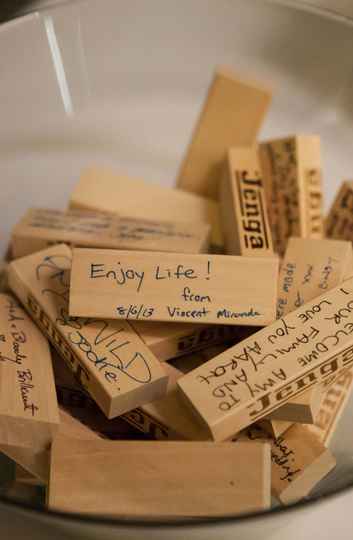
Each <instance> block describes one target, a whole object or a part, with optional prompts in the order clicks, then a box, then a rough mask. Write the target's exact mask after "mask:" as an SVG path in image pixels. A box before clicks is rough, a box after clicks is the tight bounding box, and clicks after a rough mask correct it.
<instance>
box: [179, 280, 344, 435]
mask: <svg viewBox="0 0 353 540" xmlns="http://www.w3.org/2000/svg"><path fill="white" fill-rule="evenodd" d="M352 364H353V279H350V280H347V281H345V282H344V284H343V285H341V286H338V287H336V288H335V289H332V290H331V291H329V292H327V293H325V294H323V295H321V296H319V297H317V298H316V299H315V300H313V301H310V302H308V303H306V304H304V305H303V306H301V307H300V308H299V309H297V310H296V311H294V312H292V313H290V314H288V315H286V316H285V317H283V318H282V319H279V320H278V321H276V322H275V323H273V324H271V325H270V326H268V327H266V328H264V329H262V330H260V331H259V332H257V333H256V334H254V335H253V336H251V337H250V338H248V339H246V340H244V341H243V342H241V343H239V344H237V345H235V346H234V347H231V348H230V349H228V350H227V351H225V352H224V353H223V354H221V355H219V356H217V357H215V358H213V359H212V360H210V361H209V362H207V363H206V364H204V365H202V366H201V367H200V368H198V369H196V370H194V371H192V372H191V373H189V374H188V375H186V376H184V377H183V378H181V379H179V381H178V383H177V384H178V386H179V388H180V390H181V392H182V395H183V396H184V398H185V399H186V400H187V402H188V403H189V406H191V407H192V408H193V410H194V411H195V412H196V413H197V415H198V418H199V420H200V421H201V422H203V423H204V424H205V425H206V426H207V427H208V429H209V431H210V433H211V435H212V437H213V439H214V440H217V441H221V440H226V439H229V438H231V437H232V436H234V435H235V434H236V433H237V432H239V431H240V430H241V429H242V428H244V427H246V426H248V425H249V424H251V423H253V422H255V421H257V420H260V419H261V418H263V417H265V416H268V415H269V413H271V412H272V411H275V410H276V409H278V408H279V407H281V405H283V404H284V403H286V402H287V401H288V400H289V399H292V398H294V397H296V396H299V395H301V394H302V393H303V392H305V391H306V390H308V389H309V388H311V387H313V386H314V385H315V384H318V383H319V382H320V381H324V380H325V379H326V378H328V377H331V376H333V375H334V374H339V372H340V371H341V370H344V369H347V368H348V367H350V366H351V365H352Z"/></svg>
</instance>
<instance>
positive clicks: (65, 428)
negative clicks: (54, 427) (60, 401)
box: [0, 408, 100, 485]
mask: <svg viewBox="0 0 353 540" xmlns="http://www.w3.org/2000/svg"><path fill="white" fill-rule="evenodd" d="M59 416H60V425H59V430H58V433H59V434H60V435H62V436H65V437H71V438H73V439H82V440H90V439H93V440H95V439H99V438H100V437H99V435H98V434H97V433H96V432H94V431H93V430H91V429H90V428H88V427H87V426H85V425H84V424H83V423H81V422H80V421H79V420H77V419H76V418H73V417H72V416H71V415H70V414H68V413H67V412H66V411H65V410H64V409H63V408H60V410H59ZM0 451H1V452H3V453H4V454H5V455H7V456H8V457H9V458H10V459H12V460H13V461H14V462H15V463H16V464H17V466H18V467H20V469H18V470H19V471H21V470H23V471H25V473H26V474H22V480H19V478H17V481H22V482H23V481H27V482H29V479H30V478H31V479H32V482H30V483H32V484H39V485H45V484H47V483H48V480H49V461H50V451H49V449H48V448H45V449H42V450H41V451H35V450H34V449H31V448H20V447H15V446H8V445H4V446H0Z"/></svg>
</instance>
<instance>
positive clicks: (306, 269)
mask: <svg viewBox="0 0 353 540" xmlns="http://www.w3.org/2000/svg"><path fill="white" fill-rule="evenodd" d="M352 268H353V253H352V245H351V243H350V242H345V241H340V240H327V239H325V240H312V239H308V238H290V239H289V241H288V246H287V250H286V253H285V256H284V259H283V261H282V265H281V270H280V273H279V280H278V281H279V286H278V302H277V318H280V317H283V316H284V315H287V313H290V312H291V311H294V310H295V309H297V308H299V307H300V306H302V305H303V304H305V302H308V301H309V300H312V299H314V298H316V297H317V296H320V294H322V293H324V292H325V291H328V290H330V289H333V288H334V287H336V286H337V285H339V284H340V283H342V282H343V281H344V280H345V279H346V277H347V275H349V274H350V272H351V271H352Z"/></svg>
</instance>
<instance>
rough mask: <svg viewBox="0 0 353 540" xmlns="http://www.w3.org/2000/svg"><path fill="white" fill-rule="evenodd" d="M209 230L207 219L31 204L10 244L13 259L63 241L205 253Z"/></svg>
mask: <svg viewBox="0 0 353 540" xmlns="http://www.w3.org/2000/svg"><path fill="white" fill-rule="evenodd" d="M209 233H210V226H209V225H208V224H206V223H197V222H196V223H193V222H188V223H181V222H169V221H168V222H162V221H146V220H137V219H131V218H130V219H129V218H118V217H114V216H112V215H109V214H91V213H84V212H77V211H76V212H75V211H71V212H62V211H60V210H48V209H47V210H45V209H38V208H32V209H30V210H28V212H27V213H26V214H25V216H24V217H23V218H22V219H21V221H20V222H19V223H18V224H17V225H16V226H15V227H14V229H13V231H12V240H11V248H12V256H13V258H15V259H16V258H18V257H25V256H26V255H30V254H31V253H35V252H36V251H40V250H42V249H46V248H47V247H49V246H51V245H53V244H59V243H63V242H64V243H66V244H69V245H70V246H79V247H92V248H107V249H127V250H129V249H133V250H135V251H136V250H141V251H166V252H172V253H173V252H174V253H205V252H207V249H208V243H209Z"/></svg>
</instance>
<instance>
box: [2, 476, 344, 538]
mask: <svg viewBox="0 0 353 540" xmlns="http://www.w3.org/2000/svg"><path fill="white" fill-rule="evenodd" d="M352 491H353V484H350V485H347V486H344V487H340V488H338V489H336V490H333V491H331V492H330V493H325V494H321V495H319V496H317V497H312V498H310V499H301V500H299V501H297V502H295V503H292V504H289V505H288V506H278V507H276V508H269V509H267V510H261V511H254V512H249V513H244V514H239V515H230V516H221V517H209V518H207V517H203V518H198V517H195V518H186V517H185V518H173V517H169V518H167V517H166V518H164V519H162V518H151V519H148V518H146V517H140V518H139V517H134V518H132V517H128V516H126V517H123V516H121V517H119V518H114V517H110V516H104V515H102V516H100V515H87V514H82V513H67V512H60V511H58V510H51V509H48V508H39V507H37V506H34V505H31V504H30V503H26V502H23V501H21V502H18V501H16V500H11V499H9V498H6V497H4V496H3V495H0V505H3V506H5V507H15V508H20V509H21V511H23V510H24V511H26V512H29V513H30V514H40V515H41V516H43V515H44V516H46V517H48V518H51V517H53V518H57V519H60V520H63V521H66V522H70V521H71V522H73V523H75V522H78V523H85V524H92V525H102V526H103V525H104V526H124V527H129V526H131V527H134V528H136V527H141V528H153V527H164V528H166V529H169V528H172V527H178V528H185V527H189V526H190V527H194V526H199V527H207V526H210V525H226V524H232V523H244V522H247V521H248V522H254V521H256V520H259V519H270V518H272V517H273V516H276V515H278V514H281V515H283V514H286V515H288V514H291V513H293V512H296V511H297V510H303V509H304V508H305V509H307V508H312V507H314V506H318V505H320V504H321V503H324V502H326V501H330V500H332V499H336V498H337V496H342V495H344V494H346V493H349V492H350V493H352Z"/></svg>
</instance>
